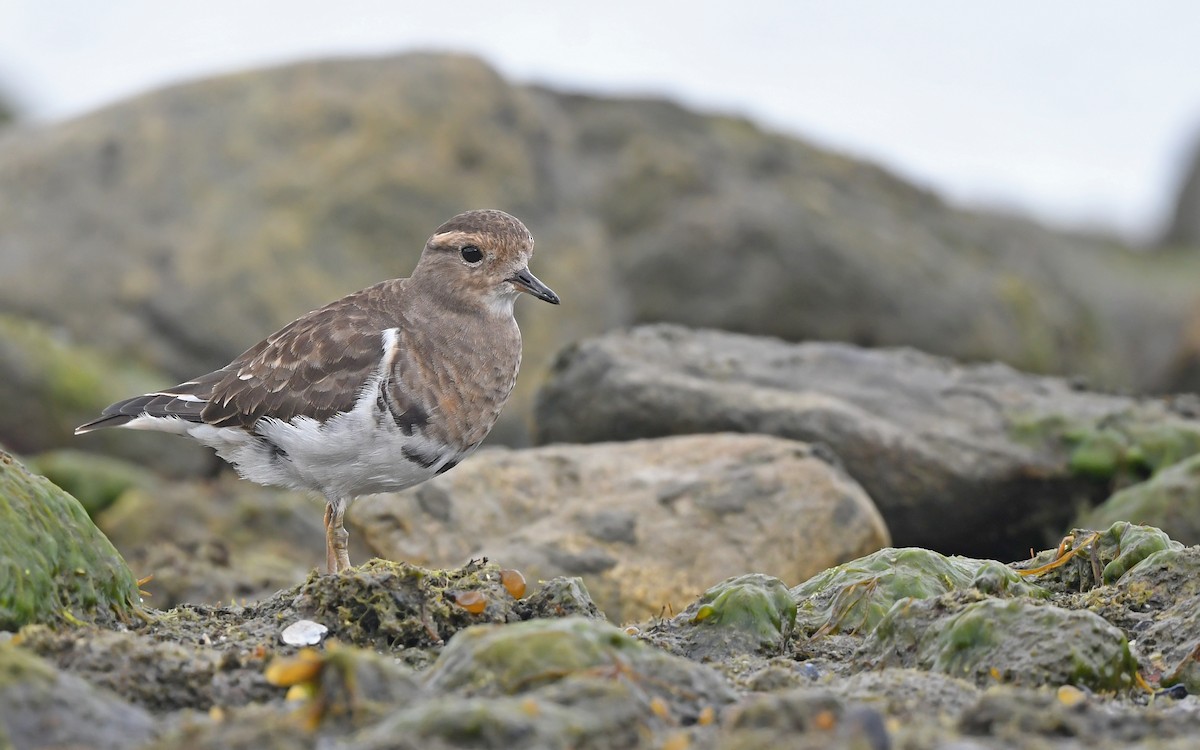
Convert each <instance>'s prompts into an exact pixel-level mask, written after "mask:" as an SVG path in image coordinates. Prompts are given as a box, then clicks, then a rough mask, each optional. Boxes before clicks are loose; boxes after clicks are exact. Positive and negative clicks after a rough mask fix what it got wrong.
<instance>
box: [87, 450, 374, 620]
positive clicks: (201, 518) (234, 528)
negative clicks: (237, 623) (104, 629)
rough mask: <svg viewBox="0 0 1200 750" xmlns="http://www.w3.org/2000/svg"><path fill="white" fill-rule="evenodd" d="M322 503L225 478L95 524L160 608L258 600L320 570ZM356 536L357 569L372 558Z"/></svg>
mask: <svg viewBox="0 0 1200 750" xmlns="http://www.w3.org/2000/svg"><path fill="white" fill-rule="evenodd" d="M321 508H322V503H321V502H318V501H317V500H315V499H314V498H312V497H309V496H307V495H306V494H305V493H301V492H286V491H283V490H277V489H273V488H267V487H260V486H258V485H256V484H252V483H250V482H246V481H243V480H240V479H237V478H236V477H234V476H233V475H232V474H224V475H222V476H221V478H220V479H219V480H217V481H211V482H207V481H191V482H185V481H174V482H173V481H165V480H163V481H157V482H154V483H153V484H150V485H145V486H141V487H135V488H131V489H129V490H128V491H126V492H123V493H122V494H121V495H120V497H119V498H117V500H116V502H114V503H113V504H112V505H111V506H109V507H108V508H107V509H106V510H104V511H103V512H102V513H100V514H99V515H98V516H97V518H96V522H97V524H98V525H99V526H100V528H101V529H103V530H104V532H105V533H106V534H107V535H108V537H109V538H110V539H111V540H112V542H113V544H115V545H116V546H117V548H118V549H120V550H121V552H122V554H123V555H125V559H126V560H128V561H129V565H130V567H132V568H133V569H134V570H135V571H137V575H138V576H139V577H144V576H148V575H153V576H154V577H153V579H152V580H150V581H149V582H147V583H146V584H144V585H143V589H144V590H145V591H147V592H148V593H149V594H150V599H149V600H148V601H149V602H150V603H152V604H153V605H154V606H155V607H159V608H163V609H165V608H168V607H173V606H176V605H179V604H183V603H192V604H200V603H205V604H217V603H227V602H229V601H234V600H244V599H246V598H259V597H262V596H265V595H267V594H270V593H271V592H273V591H275V590H277V589H281V588H284V587H285V586H288V585H291V584H293V583H295V582H296V581H298V580H300V579H302V578H304V577H305V576H306V575H307V574H308V572H309V571H311V570H313V569H314V568H315V567H317V566H318V565H321V566H322V568H323V566H324V559H325V558H324V555H325V532H324V528H323V526H322V523H321ZM355 537H356V535H355V534H351V536H350V545H351V546H350V552H351V555H352V559H353V560H354V561H355V562H360V563H361V562H363V561H364V560H365V559H366V554H365V551H364V549H363V547H362V545H361V541H360V540H359V539H356V538H355Z"/></svg>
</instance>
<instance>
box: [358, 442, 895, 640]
mask: <svg viewBox="0 0 1200 750" xmlns="http://www.w3.org/2000/svg"><path fill="white" fill-rule="evenodd" d="M350 517H351V519H352V520H353V521H354V523H355V524H356V525H357V526H358V527H360V528H361V530H362V536H363V538H364V539H365V541H366V542H367V544H368V545H370V546H371V548H372V549H373V550H374V551H375V552H376V553H377V554H379V555H380V556H382V557H387V558H390V559H394V560H408V561H411V562H416V563H419V564H433V565H450V564H457V563H460V562H462V561H464V560H466V559H468V558H469V557H472V556H480V555H486V556H487V557H489V558H490V559H491V560H494V561H496V562H499V563H500V564H501V565H503V566H505V567H509V568H517V569H519V570H521V571H522V572H524V574H525V575H526V576H527V577H529V578H530V579H531V580H538V579H546V578H551V577H553V576H557V575H567V576H575V575H578V576H582V577H583V579H584V581H585V582H586V584H587V587H588V590H589V591H590V592H591V593H592V596H593V597H594V598H595V600H596V602H597V604H599V605H600V607H601V608H602V609H603V610H604V611H605V612H606V613H607V614H608V616H609V617H610V618H611V619H613V620H614V621H618V622H619V621H623V620H631V619H637V618H645V617H650V616H654V615H658V614H660V613H662V612H663V611H672V610H673V611H681V610H682V609H683V608H684V607H685V606H687V604H688V603H689V602H691V600H692V599H694V598H695V597H696V596H698V595H699V594H701V593H702V592H703V591H704V590H705V589H707V588H708V587H709V586H711V585H712V583H713V582H714V581H718V580H721V579H723V578H726V577H728V576H730V575H736V574H739V573H751V572H761V573H768V574H770V575H773V576H776V577H778V578H781V579H783V580H784V581H785V582H787V583H788V584H789V585H793V584H795V583H798V582H800V581H802V580H804V579H805V578H808V577H809V576H811V575H813V574H814V573H816V572H818V571H820V570H823V569H824V568H827V567H829V566H830V565H833V564H835V563H836V562H841V561H845V560H848V559H851V558H853V557H857V556H859V555H862V554H865V553H867V552H870V551H873V550H875V549H878V548H879V547H882V546H885V545H886V544H887V543H888V534H887V530H886V528H885V527H884V525H883V523H882V522H881V521H880V519H879V515H878V513H877V512H876V510H875V508H874V507H873V506H872V505H871V501H870V500H869V499H868V498H867V496H866V495H865V494H864V493H863V491H862V489H861V488H860V487H859V486H858V485H857V484H855V483H854V481H853V480H851V479H850V478H849V477H847V476H846V475H845V474H844V473H843V472H842V471H841V470H840V469H839V468H838V467H836V466H832V465H830V464H829V463H828V462H827V461H826V460H825V459H824V458H823V457H822V456H821V454H819V453H818V452H815V451H813V450H812V449H811V448H810V447H809V446H807V445H803V444H801V443H796V442H792V441H789V440H781V439H778V438H771V437H766V436H750V435H700V436H691V437H679V438H673V439H669V440H645V441H635V442H629V443H614V444H606V445H589V446H567V445H564V446H552V447H548V448H539V449H530V450H521V451H508V450H496V451H486V452H484V453H481V454H480V455H479V456H476V457H475V458H472V459H471V460H470V461H467V462H465V463H464V464H463V465H462V466H460V467H458V468H456V469H455V470H454V471H452V472H450V473H448V474H444V475H442V476H441V477H438V478H436V479H434V480H432V481H430V482H427V483H426V484H424V485H421V486H419V487H416V488H413V489H411V490H407V491H405V492H402V493H397V494H391V495H376V496H373V497H367V498H363V499H361V500H359V501H358V502H357V503H355V504H354V505H353V506H352V507H351V510H350Z"/></svg>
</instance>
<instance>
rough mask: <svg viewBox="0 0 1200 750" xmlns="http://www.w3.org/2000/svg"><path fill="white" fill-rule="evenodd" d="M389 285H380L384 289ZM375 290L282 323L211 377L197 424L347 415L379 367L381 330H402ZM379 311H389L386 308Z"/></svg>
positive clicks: (245, 423)
mask: <svg viewBox="0 0 1200 750" xmlns="http://www.w3.org/2000/svg"><path fill="white" fill-rule="evenodd" d="M390 283H396V282H384V284H390ZM382 286H383V285H376V286H374V287H370V288H368V289H364V290H363V291H361V292H358V293H357V294H353V295H351V296H349V297H345V298H343V299H341V300H338V301H337V302H334V303H332V304H330V305H327V306H326V307H323V308H321V309H320V310H315V311H313V312H311V313H309V314H307V315H305V316H303V317H301V318H299V319H298V320H295V321H293V322H292V323H289V324H288V325H287V326H285V327H284V328H282V329H281V330H280V331H278V332H277V333H274V334H272V335H271V336H269V337H267V338H266V340H264V341H262V342H260V343H259V344H258V345H256V346H254V347H252V348H251V349H249V350H247V351H246V352H245V353H244V354H242V355H241V356H240V357H238V358H237V359H235V360H234V361H233V362H231V363H229V364H228V365H226V366H225V367H223V368H222V369H220V370H218V371H217V372H214V373H212V374H211V375H208V376H206V377H205V378H201V379H198V380H200V381H203V380H206V379H210V378H211V379H214V380H215V381H216V382H215V383H213V385H212V386H211V391H210V392H209V393H208V394H207V396H206V398H205V400H206V401H207V404H206V405H205V406H204V408H203V410H202V411H201V412H200V419H201V421H203V422H206V423H208V424H211V425H215V426H217V427H244V428H250V427H252V426H253V425H254V424H255V423H256V422H257V421H258V420H259V419H261V418H263V417H273V418H275V419H280V420H283V421H287V420H290V419H292V418H293V417H295V416H298V415H303V416H307V417H311V418H313V419H316V420H318V421H323V420H325V419H328V418H329V417H331V416H333V415H334V414H336V413H338V412H342V411H349V410H350V409H352V408H353V407H354V402H355V401H356V400H357V398H358V397H359V395H360V393H361V391H362V388H363V386H364V385H365V384H366V382H367V381H368V380H369V379H370V377H371V376H372V375H373V374H374V373H375V372H376V371H377V369H378V367H379V362H380V357H381V356H382V354H383V349H382V343H383V331H384V330H385V329H387V328H392V327H402V326H403V325H404V322H403V320H401V319H399V316H398V313H397V312H396V311H395V308H392V309H390V310H386V311H385V309H384V305H383V304H381V302H382V300H381V298H383V297H385V296H386V295H384V294H383V290H382V289H381V288H380V287H382ZM387 307H391V306H390V305H389V306H387Z"/></svg>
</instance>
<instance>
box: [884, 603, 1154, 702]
mask: <svg viewBox="0 0 1200 750" xmlns="http://www.w3.org/2000/svg"><path fill="white" fill-rule="evenodd" d="M972 597H975V598H977V599H978V595H977V594H971V595H955V594H950V595H947V596H944V597H939V598H937V599H925V600H916V599H902V600H900V601H898V602H896V604H895V605H894V606H893V607H892V609H891V610H889V611H888V614H887V615H886V616H885V617H884V618H883V620H881V621H880V623H879V625H878V626H877V627H876V628H875V630H874V631H872V632H871V634H870V635H869V636H867V638H866V640H865V641H864V643H863V647H862V652H861V654H862V657H863V658H864V659H865V661H866V662H867V663H868V664H870V665H871V666H872V667H887V666H901V667H917V668H920V669H928V670H931V671H935V672H942V673H944V674H948V675H951V676H953V677H959V678H962V679H966V680H969V681H973V682H975V683H976V684H977V685H979V686H981V687H983V686H986V685H989V684H994V683H995V682H1004V683H1011V684H1016V685H1023V686H1042V685H1046V686H1058V685H1077V686H1080V687H1086V688H1090V689H1092V690H1100V691H1116V690H1122V689H1125V688H1128V687H1130V686H1132V685H1133V683H1134V680H1135V675H1136V674H1137V662H1136V661H1135V660H1134V658H1133V655H1132V654H1131V653H1130V650H1129V642H1128V641H1127V640H1126V638H1125V635H1124V633H1122V632H1121V631H1120V629H1118V628H1116V627H1115V626H1113V625H1111V624H1109V623H1108V622H1106V621H1105V620H1104V619H1103V618H1101V617H1100V616H1098V615H1096V614H1093V613H1092V612H1088V611H1079V610H1067V609H1062V608H1060V607H1055V606H1052V605H1049V604H1042V603H1037V602H1033V601H1030V600H1028V599H980V600H976V601H971V598H972Z"/></svg>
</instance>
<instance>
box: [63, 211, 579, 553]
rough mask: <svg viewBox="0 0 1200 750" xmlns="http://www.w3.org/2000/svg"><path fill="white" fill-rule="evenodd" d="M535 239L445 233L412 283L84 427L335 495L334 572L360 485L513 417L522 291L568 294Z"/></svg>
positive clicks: (338, 310)
mask: <svg viewBox="0 0 1200 750" xmlns="http://www.w3.org/2000/svg"><path fill="white" fill-rule="evenodd" d="M533 245H534V241H533V236H532V235H531V234H530V232H529V230H528V229H527V228H526V227H525V225H524V224H523V223H522V222H521V221H520V220H519V219H517V218H515V217H513V216H511V215H509V214H507V213H505V212H503V211H499V210H494V209H484V210H473V211H467V212H465V213H461V214H459V215H457V216H455V217H453V218H451V219H450V220H449V221H446V222H445V223H444V224H442V225H441V226H440V227H438V228H437V229H436V230H435V231H434V233H433V235H432V236H430V238H429V240H428V241H427V242H426V244H425V247H424V249H423V250H422V252H421V257H420V259H419V260H418V261H417V264H416V267H415V268H414V269H413V271H412V274H411V275H410V276H408V277H407V278H397V279H390V280H387V281H381V282H379V283H377V284H374V285H373V286H369V287H367V288H366V289H362V290H360V291H358V292H354V293H353V294H349V295H347V296H345V297H342V298H341V299H339V300H337V301H335V302H331V303H329V304H328V305H325V306H324V307H321V308H319V309H317V310H313V311H312V312H309V313H307V314H305V315H302V316H301V317H299V318H297V319H296V320H294V321H292V322H291V323H289V324H287V325H286V326H284V327H283V328H281V329H279V330H278V331H276V332H275V333H272V334H271V335H270V336H267V337H266V338H265V339H263V340H262V341H260V342H259V343H257V344H255V345H254V346H252V347H250V348H249V349H247V350H246V351H245V352H243V353H242V354H241V355H240V356H238V357H237V358H236V359H234V360H233V361H232V362H230V363H229V364H227V365H225V366H224V367H222V368H220V369H218V370H214V371H213V372H210V373H208V374H207V375H201V376H200V377H197V378H193V379H191V380H188V381H186V382H183V383H180V384H178V385H176V386H173V387H171V388H165V389H163V390H161V391H156V392H154V393H146V394H143V395H140V396H134V397H133V398H129V399H125V400H124V401H118V402H117V403H115V404H112V405H110V406H108V407H107V408H105V409H104V410H103V411H102V412H101V414H100V416H99V417H98V418H97V419H95V420H93V421H90V422H88V423H86V424H83V425H81V426H79V427H78V428H76V430H75V433H76V434H77V435H82V434H85V433H88V432H91V431H93V430H98V429H101V428H107V427H123V428H131V429H149V430H159V431H163V432H168V433H174V434H178V435H184V436H189V437H191V438H193V439H195V440H197V441H199V442H200V443H203V444H204V445H207V446H209V447H211V448H213V449H215V450H216V453H217V455H218V456H220V457H221V458H222V459H224V460H225V461H226V462H228V463H229V464H231V465H232V466H233V467H234V469H236V470H237V472H238V473H239V474H240V475H241V477H242V478H244V479H248V480H250V481H252V482H257V483H259V484H263V485H271V486H279V487H286V488H289V489H293V490H309V491H313V492H316V493H319V494H320V495H321V496H322V497H323V498H324V500H325V570H326V571H327V572H328V573H330V574H334V573H342V572H344V571H346V570H348V569H349V568H350V567H351V565H350V558H349V553H348V551H347V541H348V539H349V532H347V531H346V529H345V527H344V525H343V517H344V514H345V512H346V509H347V508H348V507H349V506H350V504H351V503H352V502H353V500H354V499H355V498H356V497H358V496H360V495H368V494H373V493H377V492H393V491H398V490H402V489H405V488H408V487H412V486H414V485H417V484H420V483H421V482H424V481H426V480H428V479H431V478H433V477H434V476H437V475H439V474H442V473H444V472H446V471H449V470H450V469H452V468H453V467H454V466H455V465H457V464H458V463H459V462H460V461H462V460H463V459H464V458H465V457H466V456H467V455H469V454H470V453H471V452H472V451H474V450H475V449H476V448H477V447H478V446H479V444H480V443H481V442H482V441H483V439H484V438H485V437H486V436H487V434H488V433H489V432H490V431H491V429H492V426H493V425H494V424H495V423H496V419H497V418H498V417H499V415H500V411H501V409H502V408H503V406H504V404H505V402H506V401H507V400H508V397H509V395H510V394H511V393H512V389H513V386H514V385H515V384H516V379H517V371H518V369H519V368H520V366H521V331H520V329H519V328H518V327H517V322H516V319H515V318H514V317H513V307H514V304H515V301H516V298H517V296H518V295H519V294H521V293H526V294H530V295H532V296H534V297H536V298H537V299H540V300H543V301H545V302H549V303H551V304H554V305H557V304H559V303H560V299H559V297H558V295H557V294H555V293H554V291H553V290H551V289H550V287H548V286H546V285H545V284H543V283H542V282H541V281H540V280H539V279H538V278H537V277H536V276H534V275H533V274H532V273H531V272H530V271H529V261H530V259H531V258H532V256H533Z"/></svg>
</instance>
